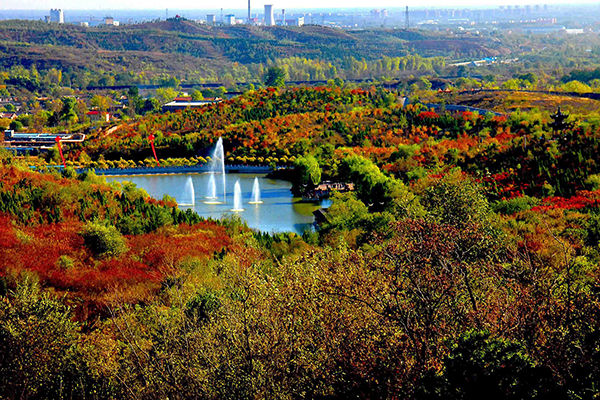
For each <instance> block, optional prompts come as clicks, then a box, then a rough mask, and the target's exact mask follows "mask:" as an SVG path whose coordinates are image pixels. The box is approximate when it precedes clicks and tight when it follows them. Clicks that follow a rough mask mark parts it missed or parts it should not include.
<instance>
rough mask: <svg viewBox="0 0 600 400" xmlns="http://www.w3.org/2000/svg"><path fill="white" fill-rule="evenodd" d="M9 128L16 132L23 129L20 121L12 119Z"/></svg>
mask: <svg viewBox="0 0 600 400" xmlns="http://www.w3.org/2000/svg"><path fill="white" fill-rule="evenodd" d="M9 129H12V130H13V131H16V132H18V131H20V130H22V129H23V124H22V123H21V121H12V122H11V123H10V126H9Z"/></svg>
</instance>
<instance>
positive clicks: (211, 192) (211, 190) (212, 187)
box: [204, 172, 222, 204]
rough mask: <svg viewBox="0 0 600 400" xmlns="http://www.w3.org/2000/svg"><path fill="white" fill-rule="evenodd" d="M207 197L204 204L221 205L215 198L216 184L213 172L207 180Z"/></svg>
mask: <svg viewBox="0 0 600 400" xmlns="http://www.w3.org/2000/svg"><path fill="white" fill-rule="evenodd" d="M207 192H208V196H206V199H207V200H206V201H204V204H222V202H221V201H218V199H219V198H218V197H217V182H216V181H215V174H214V172H211V173H210V178H209V179H208V188H207Z"/></svg>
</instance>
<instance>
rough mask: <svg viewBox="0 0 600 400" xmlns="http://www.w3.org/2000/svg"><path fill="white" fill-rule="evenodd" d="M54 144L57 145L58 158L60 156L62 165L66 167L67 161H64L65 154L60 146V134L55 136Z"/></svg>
mask: <svg viewBox="0 0 600 400" xmlns="http://www.w3.org/2000/svg"><path fill="white" fill-rule="evenodd" d="M54 140H55V141H56V145H57V146H58V152H59V153H60V158H62V162H63V166H64V167H65V168H67V163H66V162H65V156H63V152H62V146H61V144H60V136H57V137H56V138H55V139H54Z"/></svg>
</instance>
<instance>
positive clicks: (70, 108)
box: [59, 97, 78, 124]
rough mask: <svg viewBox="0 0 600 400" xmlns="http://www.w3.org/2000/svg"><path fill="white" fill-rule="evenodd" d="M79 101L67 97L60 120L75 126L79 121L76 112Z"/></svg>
mask: <svg viewBox="0 0 600 400" xmlns="http://www.w3.org/2000/svg"><path fill="white" fill-rule="evenodd" d="M76 104H77V100H75V99H74V98H73V97H66V98H65V99H64V100H63V107H62V110H61V111H60V117H59V119H60V120H61V121H64V122H66V123H67V124H75V123H77V121H78V118H77V113H76V112H75V105H76Z"/></svg>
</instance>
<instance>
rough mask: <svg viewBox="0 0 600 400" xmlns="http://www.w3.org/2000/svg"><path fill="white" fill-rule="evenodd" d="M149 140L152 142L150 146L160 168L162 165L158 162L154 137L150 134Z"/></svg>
mask: <svg viewBox="0 0 600 400" xmlns="http://www.w3.org/2000/svg"><path fill="white" fill-rule="evenodd" d="M148 140H150V146H152V153H154V159H155V160H156V165H158V166H159V167H160V163H159V162H158V157H156V149H155V148H154V135H153V134H150V136H148Z"/></svg>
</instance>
